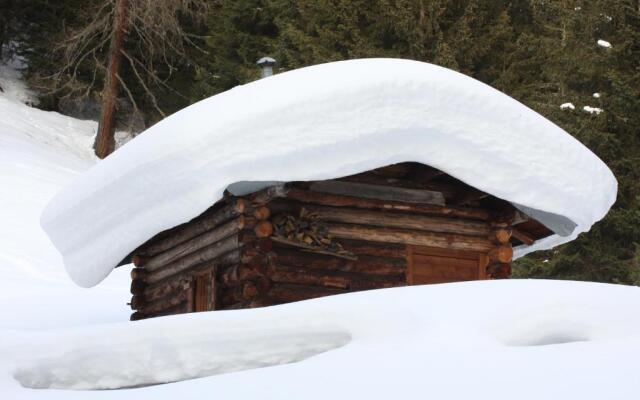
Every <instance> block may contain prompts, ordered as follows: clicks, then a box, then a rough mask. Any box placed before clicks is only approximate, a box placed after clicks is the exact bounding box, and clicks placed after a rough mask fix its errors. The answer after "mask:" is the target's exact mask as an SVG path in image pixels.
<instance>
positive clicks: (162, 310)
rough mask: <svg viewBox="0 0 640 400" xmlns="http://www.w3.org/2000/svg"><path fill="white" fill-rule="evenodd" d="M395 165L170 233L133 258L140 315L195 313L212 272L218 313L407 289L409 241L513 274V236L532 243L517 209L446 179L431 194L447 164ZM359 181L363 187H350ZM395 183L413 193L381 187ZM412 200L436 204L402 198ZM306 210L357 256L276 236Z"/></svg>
mask: <svg viewBox="0 0 640 400" xmlns="http://www.w3.org/2000/svg"><path fill="white" fill-rule="evenodd" d="M387 168H388V169H384V170H382V171H378V170H374V171H371V172H370V173H365V174H359V175H358V176H354V177H347V178H344V179H343V180H339V181H327V182H323V183H321V184H317V183H314V182H310V183H293V184H287V185H282V186H274V187H270V188H267V189H265V190H262V191H260V192H257V193H254V194H252V195H249V196H245V198H236V197H232V196H227V197H225V199H223V200H222V201H221V202H219V203H217V204H216V205H215V206H214V207H212V208H211V209H210V210H208V211H207V212H205V213H203V214H202V215H201V216H199V217H197V218H195V219H194V220H192V221H190V222H188V223H186V224H183V225H180V226H178V227H176V228H173V229H171V230H168V231H166V232H163V233H162V234H160V235H158V236H157V237H155V238H153V239H152V240H150V241H149V242H148V243H146V244H145V245H143V246H141V247H140V248H139V249H137V250H136V251H135V252H134V254H133V255H132V261H133V263H134V264H135V266H136V268H135V269H134V270H133V271H132V283H131V292H132V294H133V297H132V299H131V307H132V308H133V309H134V310H136V312H135V313H134V314H133V315H132V316H131V318H132V319H141V318H148V317H153V316H159V315H169V314H173V313H182V312H189V311H193V309H194V297H193V293H194V286H193V285H194V277H195V276H202V274H210V275H207V276H212V277H213V285H214V286H215V288H214V290H213V291H212V292H213V296H214V297H215V298H214V299H212V300H211V304H212V305H213V307H214V308H215V309H238V308H247V307H257V306H266V305H273V304H281V303H286V302H291V301H297V300H304V299H309V298H314V297H321V296H326V295H332V294H339V293H346V292H351V291H357V290H366V289H375V288H387V287H394V286H403V285H406V284H407V268H408V250H407V246H408V245H409V246H425V247H435V248H443V249H450V250H454V251H460V252H470V251H471V252H477V253H479V254H483V255H486V257H484V258H483V259H485V260H487V261H486V265H483V266H482V268H486V270H483V273H482V274H480V276H481V277H485V276H486V277H487V278H490V279H494V278H506V277H508V276H509V275H510V262H511V258H512V257H513V251H512V248H511V245H510V240H511V238H512V237H517V239H518V240H520V241H525V240H528V238H527V237H526V236H525V233H523V232H521V231H518V230H515V229H512V227H511V225H512V224H513V218H515V216H516V214H514V213H513V212H512V211H511V210H506V211H505V210H501V211H500V213H496V212H495V210H491V209H487V208H483V207H481V206H478V204H479V203H477V200H478V199H485V198H486V194H484V193H482V192H479V191H477V190H475V189H473V190H472V189H469V188H468V187H465V188H462V189H461V188H460V187H458V186H456V185H452V184H451V183H450V182H449V183H446V184H444V185H443V188H442V190H443V192H442V193H443V197H439V196H438V195H437V194H435V193H434V192H433V190H435V189H438V184H431V185H430V186H429V189H430V191H429V192H428V193H427V192H424V193H423V192H422V190H423V189H422V188H423V187H424V185H423V184H422V185H421V184H416V182H415V179H422V180H427V179H432V178H433V177H439V176H442V173H439V171H437V170H433V169H426V170H420V169H419V170H412V169H411V168H407V166H406V165H397V166H391V168H389V167H387ZM405 178H406V179H405ZM351 181H354V182H361V184H359V185H354V186H350V185H348V184H345V183H348V182H351ZM331 182H341V183H339V184H337V185H336V184H334V183H331ZM381 183H382V184H381ZM389 184H391V185H396V186H398V187H401V188H403V189H402V190H389V191H388V192H389V193H387V191H385V190H384V189H382V190H378V189H377V188H372V185H380V186H381V187H383V188H384V187H385V186H384V185H389ZM387 187H388V186H387ZM351 190H354V191H355V192H354V193H351V192H350V191H351ZM356 192H357V193H356ZM360 192H365V194H366V196H359V195H358V193H360ZM381 193H382V194H384V196H381V195H380V194H381ZM360 194H361V193H360ZM403 196H410V200H415V199H420V200H423V199H425V198H426V199H428V200H429V202H430V204H429V202H427V203H425V202H423V201H420V202H415V201H402V200H403ZM443 199H446V203H445V204H443V203H442V202H443ZM489 200H491V199H489ZM498 200H499V199H498ZM483 201H484V200H483ZM451 204H453V205H451ZM470 204H475V206H471V205H470ZM303 208H304V210H305V212H307V213H311V214H312V215H313V216H314V218H316V219H317V221H321V222H322V224H323V225H324V226H325V227H326V228H327V229H328V232H329V233H330V235H331V236H332V240H336V241H337V242H338V243H339V244H340V245H341V247H342V249H344V250H345V251H346V252H348V253H349V254H352V256H348V257H347V256H344V255H340V254H335V253H332V252H331V251H328V250H327V249H322V248H317V249H314V248H313V246H309V245H296V244H295V243H292V242H291V240H280V239H281V238H279V237H272V235H273V234H274V231H273V225H272V224H271V221H270V219H271V218H272V217H274V216H276V215H278V214H280V213H288V214H290V215H299V214H300V211H301V209H303Z"/></svg>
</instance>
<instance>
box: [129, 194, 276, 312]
mask: <svg viewBox="0 0 640 400" xmlns="http://www.w3.org/2000/svg"><path fill="white" fill-rule="evenodd" d="M268 218H269V209H267V208H265V207H260V206H257V207H253V205H252V204H251V203H250V202H248V201H247V200H245V199H241V198H234V199H225V200H224V201H223V203H222V204H218V205H216V207H213V208H212V209H211V210H209V211H207V212H205V213H203V214H202V215H200V216H198V217H197V218H195V219H194V220H192V221H190V222H188V223H186V224H183V225H180V226H178V227H176V228H173V229H171V230H169V231H167V232H164V233H162V234H161V235H158V236H157V237H156V238H153V239H152V240H150V241H149V242H147V243H146V244H144V245H143V246H141V247H140V248H139V249H137V250H136V251H135V252H134V254H133V255H132V262H133V263H134V265H135V268H134V269H133V270H132V272H131V277H132V283H131V293H132V294H133V296H132V298H131V303H130V305H131V308H132V309H134V310H136V312H134V313H133V314H132V316H131V319H132V320H136V319H142V318H148V317H154V316H160V315H169V314H173V313H182V312H189V311H193V308H194V304H193V301H194V298H193V289H194V288H193V285H194V277H195V276H196V275H201V274H206V273H210V274H212V275H211V276H212V277H214V278H213V279H214V280H215V279H216V278H215V277H217V276H218V275H220V274H221V273H222V272H223V271H225V270H226V269H229V268H238V266H239V265H245V264H249V262H250V261H252V259H253V258H254V257H255V256H256V255H259V254H268V252H269V251H270V242H269V241H266V242H265V240H264V238H266V237H268V236H269V235H271V232H272V228H271V225H270V222H268V221H267V219H268ZM212 285H214V286H215V285H216V284H215V282H212ZM249 291H250V290H247V293H248V292H249ZM212 295H213V296H216V294H215V293H212ZM215 303H216V302H215V301H214V300H213V299H212V301H211V304H215Z"/></svg>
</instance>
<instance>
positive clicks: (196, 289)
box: [193, 273, 215, 312]
mask: <svg viewBox="0 0 640 400" xmlns="http://www.w3.org/2000/svg"><path fill="white" fill-rule="evenodd" d="M214 296H215V287H214V282H213V274H211V273H206V274H201V275H196V276H195V277H194V279H193V311H195V312H199V311H211V310H214V309H215V299H214Z"/></svg>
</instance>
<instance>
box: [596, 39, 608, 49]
mask: <svg viewBox="0 0 640 400" xmlns="http://www.w3.org/2000/svg"><path fill="white" fill-rule="evenodd" d="M597 43H598V46H600V47H604V48H605V49H610V48H611V43H609V42H607V41H606V40H602V39H598V42H597Z"/></svg>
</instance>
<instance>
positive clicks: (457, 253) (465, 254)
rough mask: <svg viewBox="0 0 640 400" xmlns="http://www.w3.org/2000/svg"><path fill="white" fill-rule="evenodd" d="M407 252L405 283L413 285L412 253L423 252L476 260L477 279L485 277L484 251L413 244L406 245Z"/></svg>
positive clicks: (486, 258)
mask: <svg viewBox="0 0 640 400" xmlns="http://www.w3.org/2000/svg"><path fill="white" fill-rule="evenodd" d="M406 252H407V272H406V281H407V285H413V284H414V280H413V272H414V268H413V255H414V254H423V255H428V256H436V257H437V256H439V257H451V258H460V259H465V260H475V261H477V262H478V275H477V276H478V279H477V280H485V279H487V266H488V265H489V256H488V255H487V254H486V253H481V252H477V251H468V250H453V249H443V248H440V247H428V246H417V245H413V244H408V245H406Z"/></svg>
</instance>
